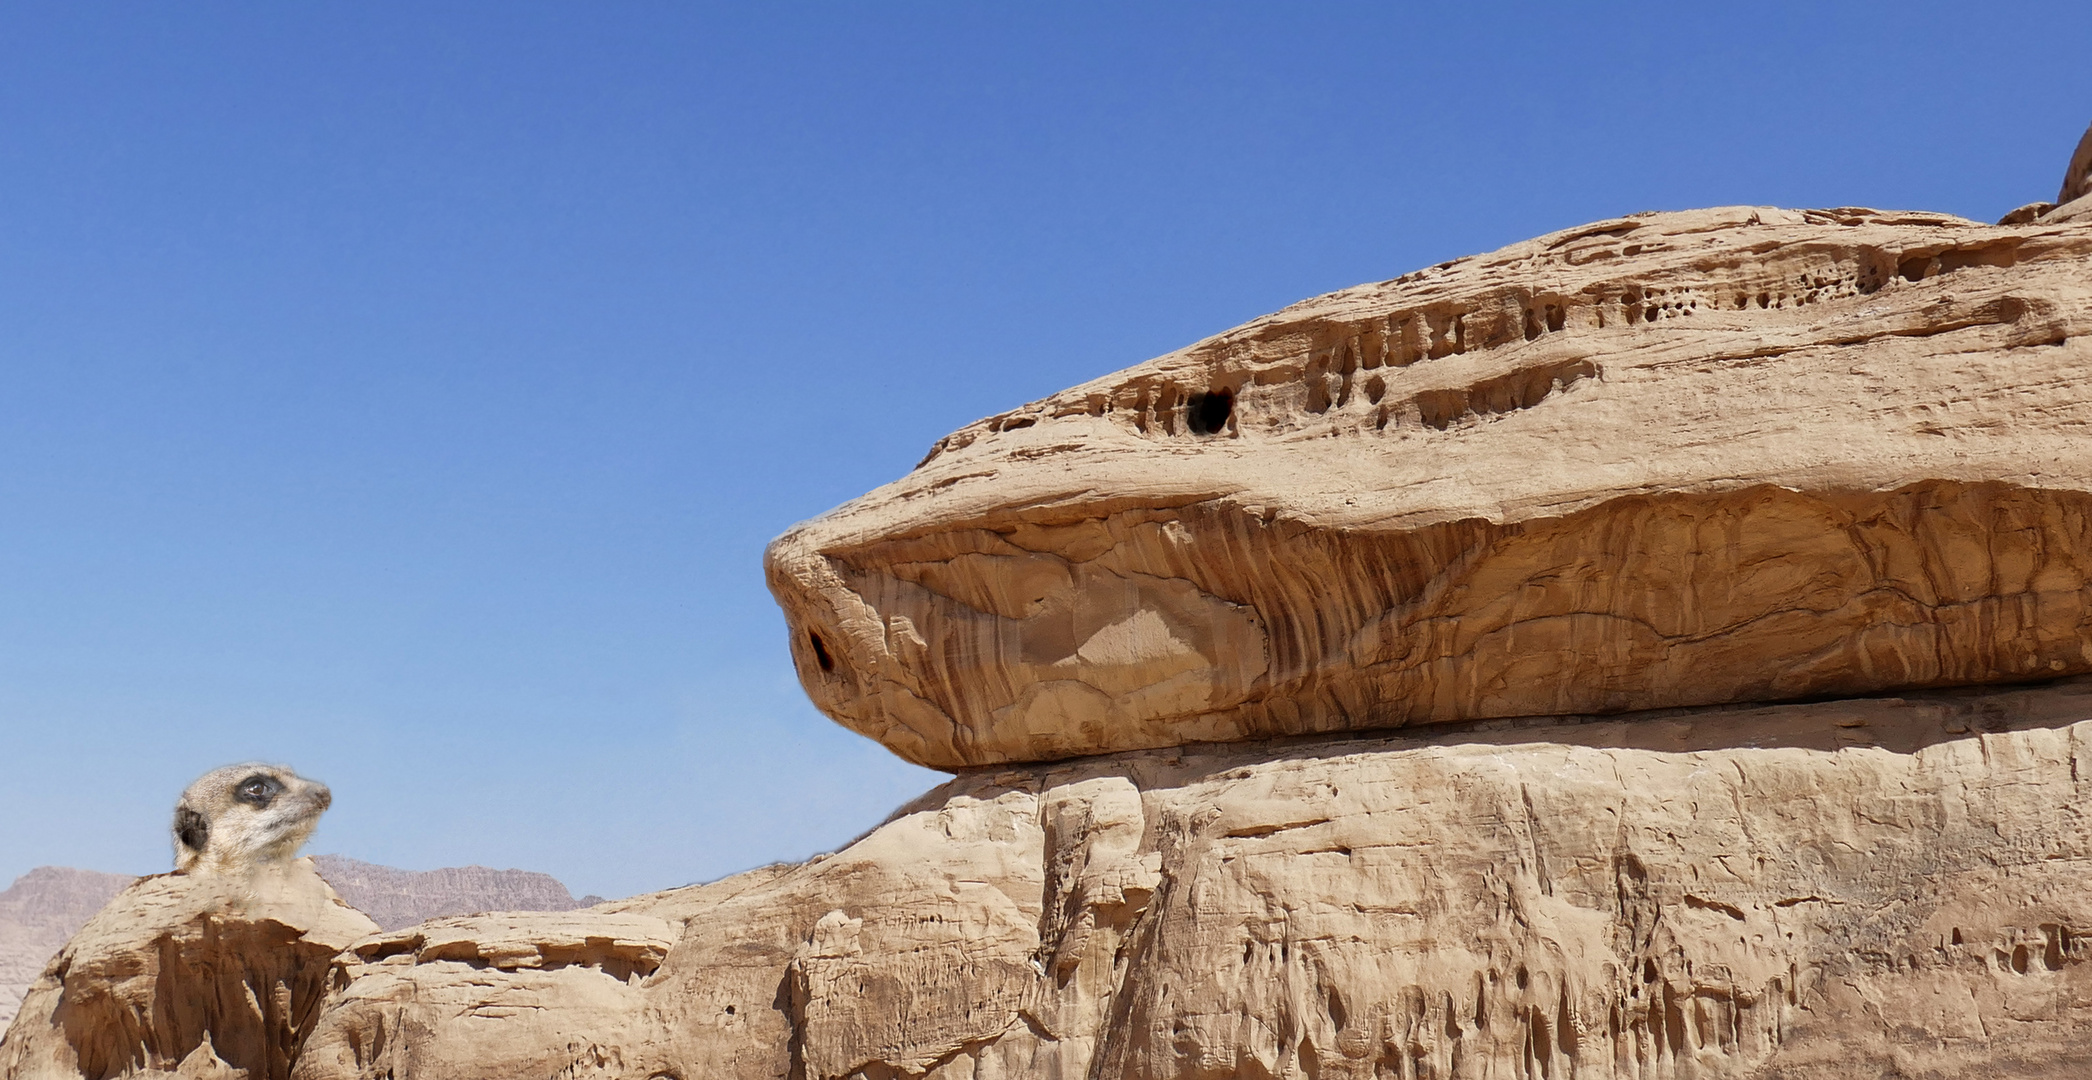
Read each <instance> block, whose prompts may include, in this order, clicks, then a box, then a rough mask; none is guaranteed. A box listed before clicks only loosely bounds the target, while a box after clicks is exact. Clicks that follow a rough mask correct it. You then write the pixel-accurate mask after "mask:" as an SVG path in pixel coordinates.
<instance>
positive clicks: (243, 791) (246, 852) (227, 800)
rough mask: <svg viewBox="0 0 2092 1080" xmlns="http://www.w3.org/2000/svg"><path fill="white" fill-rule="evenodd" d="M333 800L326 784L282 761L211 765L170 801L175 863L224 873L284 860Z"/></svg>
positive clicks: (180, 868) (181, 869)
mask: <svg viewBox="0 0 2092 1080" xmlns="http://www.w3.org/2000/svg"><path fill="white" fill-rule="evenodd" d="M333 802H334V793H333V792H330V791H328V790H327V785H325V784H322V783H320V782H319V781H317V780H307V779H306V778H304V777H302V776H299V775H298V774H297V773H294V772H292V771H291V770H289V769H287V768H285V767H283V766H281V765H263V764H259V763H256V762H248V763H245V764H240V765H227V766H225V767H224V768H222V769H212V770H211V771H210V772H207V773H205V774H203V775H202V776H201V777H199V778H197V780H196V782H195V783H193V784H190V785H189V787H188V790H186V791H183V792H182V797H181V800H180V801H178V802H176V803H175V804H174V868H175V870H176V871H177V872H178V873H184V874H200V873H223V872H226V871H231V870H244V869H252V868H255V867H259V866H264V865H267V864H270V863H280V862H284V861H286V860H288V859H290V858H291V856H293V855H296V854H297V853H298V848H299V847H301V846H303V845H304V843H305V841H306V839H307V838H309V837H311V836H312V830H313V828H314V827H315V826H317V825H318V824H319V823H320V814H321V812H322V811H324V810H326V809H327V807H329V806H331V805H332V804H333Z"/></svg>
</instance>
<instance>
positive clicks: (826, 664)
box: [806, 630, 835, 674]
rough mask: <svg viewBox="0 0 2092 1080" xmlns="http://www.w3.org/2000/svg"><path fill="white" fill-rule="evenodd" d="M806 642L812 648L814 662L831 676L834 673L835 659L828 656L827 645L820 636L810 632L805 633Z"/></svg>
mask: <svg viewBox="0 0 2092 1080" xmlns="http://www.w3.org/2000/svg"><path fill="white" fill-rule="evenodd" d="M806 641H807V643H808V644H810V645H812V646H813V647H814V662H815V663H817V664H820V665H821V670H822V671H826V672H829V673H830V674H833V673H834V672H835V657H833V656H830V655H828V643H827V642H825V641H822V640H821V635H820V634H818V633H815V632H814V631H812V630H808V631H807V632H806Z"/></svg>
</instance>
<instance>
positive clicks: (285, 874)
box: [0, 860, 377, 1080]
mask: <svg viewBox="0 0 2092 1080" xmlns="http://www.w3.org/2000/svg"><path fill="white" fill-rule="evenodd" d="M376 929H377V926H376V924H374V923H372V922H371V921H370V920H369V919H368V918H365V917H364V916H363V915H362V914H360V913H358V912H356V911H355V910H354V909H352V908H350V907H348V906H347V905H345V904H343V903H342V902H341V901H340V899H339V898H338V897H336V896H335V895H334V892H333V890H331V889H329V888H328V887H327V884H326V882H324V881H322V880H320V877H319V875H318V874H317V873H315V872H314V871H313V869H312V864H311V862H310V861H309V860H296V861H293V862H288V863H281V864H275V865H273V866H269V867H266V868H264V869H261V870H258V871H256V872H255V873H254V874H252V875H245V876H242V875H191V874H159V875H155V876H153V877H148V878H142V879H140V880H139V881H138V882H137V883H135V884H133V885H132V886H130V887H129V888H128V889H125V890H124V891H123V892H122V893H120V894H118V895H117V897H116V898H115V899H114V900H112V901H110V902H109V904H108V906H106V907H104V908H102V909H101V911H100V912H98V913H97V914H96V915H95V916H94V917H93V918H92V919H89V920H88V922H87V925H86V926H84V927H82V928H81V929H80V931H79V933H77V934H75V935H73V938H72V940H71V941H70V942H68V943H67V944H66V946H65V948H64V950H62V951H61V952H60V953H59V954H58V956H57V957H55V958H54V959H52V960H51V962H50V963H49V964H48V965H47V966H46V967H45V968H44V971H43V974H42V975H41V976H40V977H39V978H38V979H37V981H36V982H35V983H34V984H32V985H31V986H30V988H29V992H28V994H27V995H25V996H24V998H23V1000H22V1006H21V1011H20V1013H19V1014H18V1015H17V1016H16V1017H15V1020H14V1023H13V1025H12V1026H10V1027H9V1028H8V1030H7V1035H6V1037H5V1040H4V1041H0V1076H5V1077H9V1078H11V1080H46V1078H51V1077H84V1078H87V1080H108V1078H111V1077H116V1076H140V1075H155V1074H159V1075H167V1074H177V1075H181V1076H186V1077H196V1078H203V1077H213V1078H218V1077H222V1078H225V1080H280V1078H284V1077H288V1076H289V1075H290V1071H291V1065H292V1062H293V1061H294V1059H295V1058H296V1056H297V1053H298V1050H299V1048H300V1047H301V1046H302V1045H303V1044H304V1041H305V1037H306V1035H307V1034H309V1033H310V1032H311V1030H312V1025H313V1023H314V1021H315V1020H317V1019H318V1016H319V1013H320V1007H321V1005H322V1003H323V1002H324V1000H325V998H326V994H327V991H328V989H329V986H328V983H327V980H328V978H329V976H330V970H331V969H330V967H329V962H330V960H331V959H332V958H333V957H334V955H335V954H336V953H338V952H340V951H341V950H342V949H343V948H345V947H347V946H348V945H349V944H350V943H351V942H353V941H355V940H356V939H358V938H361V937H363V936H365V935H367V934H370V933H372V932H373V931H375V930H376Z"/></svg>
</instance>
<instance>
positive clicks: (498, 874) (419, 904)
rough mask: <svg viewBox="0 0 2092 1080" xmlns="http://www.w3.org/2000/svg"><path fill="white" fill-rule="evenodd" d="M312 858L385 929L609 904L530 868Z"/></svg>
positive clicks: (358, 907) (352, 903)
mask: <svg viewBox="0 0 2092 1080" xmlns="http://www.w3.org/2000/svg"><path fill="white" fill-rule="evenodd" d="M312 861H313V865H314V866H315V867H316V868H317V869H318V870H319V872H320V876H321V877H323V878H326V879H327V884H329V885H331V886H333V887H334V891H335V892H337V893H340V894H341V898H342V899H343V900H346V901H348V903H349V906H350V907H353V908H355V909H356V910H358V911H361V912H363V913H364V914H365V915H368V916H370V917H371V919H372V920H373V921H375V922H376V923H377V924H378V927H379V928H380V929H383V930H397V929H399V928H401V927H403V926H412V925H414V924H415V923H419V922H426V921H427V920H429V919H435V918H441V917H443V916H446V915H470V914H474V913H477V912H483V911H572V910H574V909H575V908H582V907H588V906H589V905H591V904H599V903H602V902H603V898H602V897H600V896H584V897H582V898H581V899H579V900H576V899H574V894H573V893H571V892H568V891H567V887H566V886H565V885H562V884H560V882H559V879H558V878H555V877H553V876H552V875H550V874H540V873H536V872H534V871H530V870H492V869H488V868H487V867H484V866H447V867H443V868H441V869H438V870H400V869H397V868H395V867H391V866H379V865H378V864H376V863H367V862H362V861H360V860H357V859H351V858H349V857H347V856H345V855H317V856H314V857H313V860H312Z"/></svg>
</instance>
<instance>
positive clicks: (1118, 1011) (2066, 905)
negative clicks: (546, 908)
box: [297, 680, 2092, 1080]
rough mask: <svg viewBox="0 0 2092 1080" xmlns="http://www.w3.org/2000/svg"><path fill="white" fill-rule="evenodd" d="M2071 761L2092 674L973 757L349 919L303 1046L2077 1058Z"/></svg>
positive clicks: (2086, 986) (831, 1057) (2082, 954)
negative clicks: (1706, 708) (872, 794)
mask: <svg viewBox="0 0 2092 1080" xmlns="http://www.w3.org/2000/svg"><path fill="white" fill-rule="evenodd" d="M2088 785H2092V680H2076V681H2066V682H2063V683H2060V684H2057V685H2053V686H2048V687H2040V688H2030V689H2012V690H1997V691H1976V692H1949V693H1935V694H1926V695H1914V696H1909V697H1904V698H1876V699H1864V700H1856V701H1841V702H1828V703H1817V704H1805V705H1785V706H1768V707H1760V708H1732V709H1727V710H1722V711H1720V712H1718V713H1713V714H1709V713H1707V712H1697V711H1696V712H1687V713H1677V714H1663V715H1648V716H1637V717H1634V718H1631V719H1614V718H1604V719H1589V718H1585V719H1580V720H1573V721H1572V720H1546V721H1538V720H1536V721H1515V722H1514V721H1496V722H1491V723H1487V724H1481V725H1474V726H1470V727H1468V728H1466V729H1463V730H1449V731H1441V732H1433V731H1431V730H1429V729H1427V730H1425V731H1422V732H1420V733H1418V734H1416V735H1391V736H1380V737H1370V738H1348V739H1347V738H1318V739H1310V740H1300V741H1294V742H1289V743H1285V744H1266V745H1255V746H1239V747H1204V748H1195V749H1176V750H1160V751H1145V752H1138V753H1130V754H1124V755H1119V756H1115V757H1103V758H1089V759H1085V760H1081V761H1075V762H1067V763H1062V764H1058V765H1036V766H1026V767H1021V768H1012V769H1008V770H1003V771H982V772H976V773H971V774H968V775H967V776H964V777H962V778H960V779H958V780H955V781H953V782H952V783H951V784H949V785H947V786H946V787H944V788H943V789H941V790H939V791H937V792H933V793H931V795H929V796H927V797H925V798H924V799H922V800H920V801H918V802H917V803H915V804H913V805H911V806H909V807H907V808H904V809H903V810H902V811H901V812H899V813H898V814H896V815H895V817H894V818H893V819H892V820H890V821H889V822H887V823H886V824H885V825H883V826H881V827H880V828H879V829H877V830H876V831H874V832H872V833H871V834H869V835H868V836H866V837H865V838H864V839H862V840H860V841H859V842H857V843H855V844H853V845H851V846H849V847H847V848H845V849H843V850H842V851H839V852H837V853H835V854H834V855H831V856H826V857H823V858H820V859H816V860H814V861H813V862H810V863H807V864H805V865H802V866H796V867H779V868H771V869H768V870H764V871H758V872H755V873H753V874H749V875H743V876H742V877H739V878H730V879H727V880H726V881H722V882H718V883H715V884H713V885H708V886H700V887H695V888H692V889H687V890H679V891H677V892H671V893H664V894H658V895H655V896H651V897H641V898H636V899H634V900H631V901H626V902H623V903H622V904H621V905H612V907H613V908H619V909H621V910H618V911H616V912H611V911H608V910H605V909H599V911H596V912H576V913H567V914H556V915H541V916H530V917H527V918H518V917H500V916H489V917H483V918H479V919H473V920H444V921H442V922H440V923H437V924H433V925H432V926H430V927H428V928H425V929H420V930H415V931H403V932H400V933H396V934H392V935H387V936H384V937H379V938H370V939H365V940H364V941H363V942H361V943H359V944H358V945H357V946H356V947H355V949H354V951H353V952H352V953H350V954H347V955H346V956H345V958H344V959H343V961H342V974H341V977H340V979H339V983H338V984H339V985H343V986H345V987H346V989H345V990H344V991H343V992H341V993H340V994H338V995H337V996H336V997H335V998H334V999H333V1002H332V1003H331V1004H330V1005H329V1007H328V1011H327V1012H326V1014H325V1015H324V1016H323V1017H322V1018H321V1019H320V1021H319V1023H318V1025H317V1029H316V1030H315V1032H314V1034H313V1037H312V1040H311V1042H310V1043H309V1044H308V1046H307V1051H306V1054H305V1056H304V1057H303V1059H302V1060H301V1061H300V1062H299V1066H298V1072H297V1075H298V1076H299V1077H300V1078H301V1080H347V1078H351V1077H357V1078H370V1080H376V1078H379V1077H392V1078H400V1080H404V1078H408V1077H445V1078H447V1080H471V1078H479V1077H484V1078H487V1080H493V1078H497V1077H502V1078H506V1077H514V1076H523V1075H532V1076H599V1077H630V1078H633V1080H643V1078H649V1077H654V1078H659V1077H682V1078H695V1077H704V1076H740V1077H779V1078H785V1077H803V1078H805V1080H840V1078H844V1077H857V1078H885V1077H904V1076H905V1077H931V1078H936V1080H956V1078H961V1077H969V1078H985V1077H1054V1076H1060V1077H1080V1076H1098V1077H1121V1076H1125V1077H1183V1078H1192V1077H1339V1076H1341V1077H1402V1078H1417V1077H1520V1078H1531V1077H1569V1076H1576V1077H1585V1078H1610V1077H1622V1078H1625V1077H1634V1078H1657V1077H1663V1078H1670V1077H1745V1076H1755V1077H1772V1076H1780V1077H1823V1078H1832V1077H1838V1078H1844V1077H1853V1076H1889V1075H1894V1076H1901V1077H1950V1076H1974V1075H2011V1076H2015V1077H2047V1076H2055V1077H2062V1076H2076V1075H2079V1073H2080V1069H2081V1062H2082V1061H2083V1060H2084V1059H2085V1055H2086V1054H2088V1053H2092V1035H2088V1034H2087V1032H2088V1031H2092V1026H2088V1025H2092V965H2088V964H2087V963H2086V960H2087V957H2088V952H2087V948H2088V940H2092V939H2088V935H2092V892H2088V891H2087V890H2086V889H2085V887H2084V882H2085V881H2086V879H2087V875H2088V873H2092V821H2088V820H2087V817H2086V815H2085V813H2084V809H2083V808H2084V807H2085V806H2086V805H2087V795H2088V792H2087V791H2086V788H2087V786H2088Z"/></svg>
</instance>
